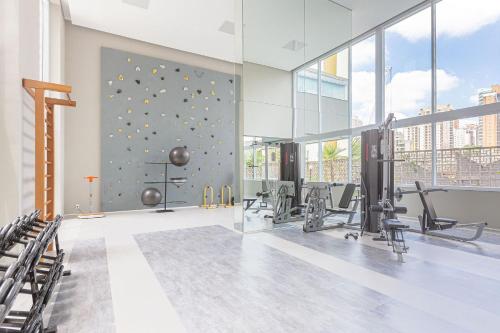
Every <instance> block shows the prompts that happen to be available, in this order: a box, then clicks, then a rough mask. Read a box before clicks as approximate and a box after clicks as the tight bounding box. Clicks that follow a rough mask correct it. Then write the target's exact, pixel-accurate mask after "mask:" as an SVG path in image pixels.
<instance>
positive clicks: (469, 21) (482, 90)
mask: <svg viewBox="0 0 500 333" xmlns="http://www.w3.org/2000/svg"><path fill="white" fill-rule="evenodd" d="M436 30H437V35H436V39H437V41H436V62H437V101H438V104H439V105H447V106H448V107H449V108H450V109H451V110H455V109H460V108H464V107H469V106H476V105H484V104H489V103H496V102H498V99H497V96H498V94H500V85H499V84H500V61H499V59H500V44H499V36H500V5H499V3H498V1H490V0H477V1H473V2H470V1H465V0H462V1H456V0H442V1H440V2H438V3H437V4H436Z"/></svg>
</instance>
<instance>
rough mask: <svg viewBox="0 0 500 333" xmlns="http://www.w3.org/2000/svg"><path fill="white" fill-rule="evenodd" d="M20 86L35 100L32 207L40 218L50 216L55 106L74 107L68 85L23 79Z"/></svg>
mask: <svg viewBox="0 0 500 333" xmlns="http://www.w3.org/2000/svg"><path fill="white" fill-rule="evenodd" d="M22 83H23V88H24V89H25V90H26V91H27V92H28V94H29V95H30V96H31V97H32V98H33V100H34V101H35V208H36V209H39V210H40V218H41V219H42V220H53V219H54V199H55V196H54V192H55V189H54V185H55V179H54V178H55V145H54V112H55V106H56V105H60V106H67V107H75V106H76V102H75V101H73V100H72V99H71V97H70V95H69V93H70V92H71V90H72V88H71V86H68V85H62V84H55V83H50V82H43V81H35V80H28V79H23V81H22ZM46 91H52V92H59V93H64V94H66V97H67V99H59V98H51V97H45V92H46Z"/></svg>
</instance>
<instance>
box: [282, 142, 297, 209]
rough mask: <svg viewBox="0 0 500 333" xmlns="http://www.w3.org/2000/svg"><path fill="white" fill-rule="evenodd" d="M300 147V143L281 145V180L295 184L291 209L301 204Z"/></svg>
mask: <svg viewBox="0 0 500 333" xmlns="http://www.w3.org/2000/svg"><path fill="white" fill-rule="evenodd" d="M299 164H300V145H299V144H298V143H294V142H289V143H280V180H281V181H291V182H293V185H294V187H293V191H294V193H293V195H292V193H290V195H292V201H291V206H290V207H291V208H295V207H296V206H297V205H299V204H300V202H299V201H300V198H301V193H300V190H301V185H302V182H301V180H300V166H299Z"/></svg>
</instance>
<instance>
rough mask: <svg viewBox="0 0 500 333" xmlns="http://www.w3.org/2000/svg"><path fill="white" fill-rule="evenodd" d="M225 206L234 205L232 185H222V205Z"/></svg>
mask: <svg viewBox="0 0 500 333" xmlns="http://www.w3.org/2000/svg"><path fill="white" fill-rule="evenodd" d="M225 189H227V201H226V200H224V192H226V191H225ZM219 206H221V207H224V208H229V207H234V205H233V196H232V188H231V186H230V185H222V187H221V188H220V205H219Z"/></svg>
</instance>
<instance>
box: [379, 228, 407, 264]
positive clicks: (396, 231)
mask: <svg viewBox="0 0 500 333" xmlns="http://www.w3.org/2000/svg"><path fill="white" fill-rule="evenodd" d="M382 224H383V226H384V231H385V234H386V239H387V245H389V246H392V251H393V252H394V253H397V254H398V255H401V254H403V253H406V252H407V251H408V247H407V246H406V243H405V238H404V234H403V232H404V230H406V229H409V228H410V226H409V225H407V224H403V223H401V221H399V220H397V219H385V220H383V221H382Z"/></svg>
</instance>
